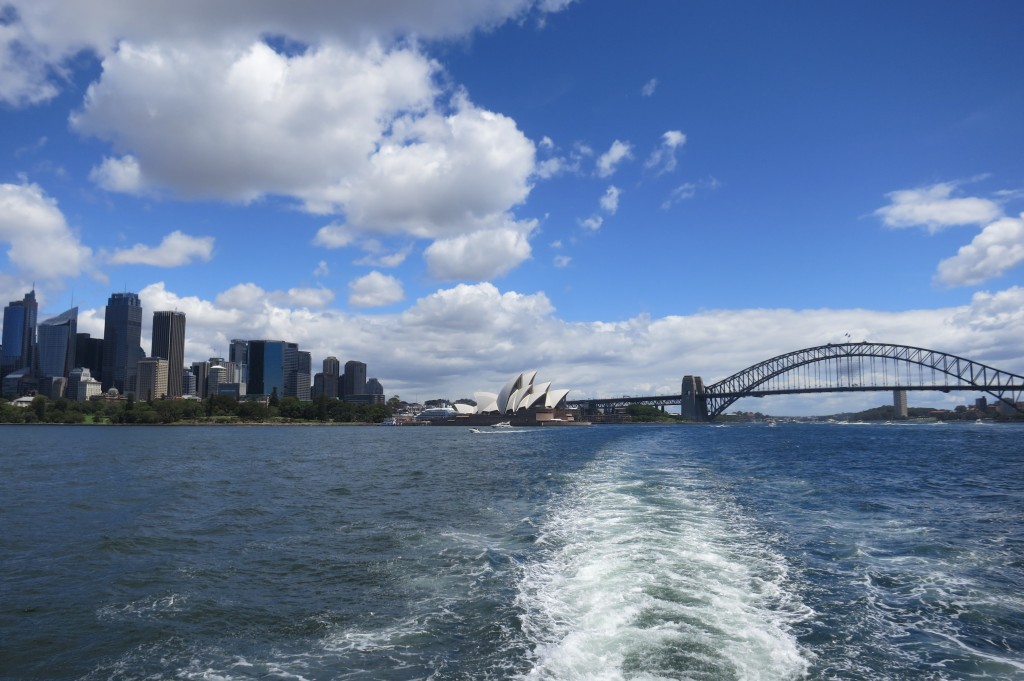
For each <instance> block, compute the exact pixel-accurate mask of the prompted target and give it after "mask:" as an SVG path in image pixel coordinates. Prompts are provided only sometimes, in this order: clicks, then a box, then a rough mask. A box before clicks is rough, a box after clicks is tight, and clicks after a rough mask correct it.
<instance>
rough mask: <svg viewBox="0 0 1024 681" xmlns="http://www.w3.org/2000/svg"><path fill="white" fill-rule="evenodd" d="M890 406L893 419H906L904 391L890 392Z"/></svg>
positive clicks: (905, 394)
mask: <svg viewBox="0 0 1024 681" xmlns="http://www.w3.org/2000/svg"><path fill="white" fill-rule="evenodd" d="M892 406H893V412H894V414H893V415H894V417H895V418H898V419H905V418H907V391H906V390H893V391H892Z"/></svg>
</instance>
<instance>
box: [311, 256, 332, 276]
mask: <svg viewBox="0 0 1024 681" xmlns="http://www.w3.org/2000/svg"><path fill="white" fill-rule="evenodd" d="M330 273H331V268H330V267H329V266H328V265H327V261H326V260H321V261H320V262H318V263H317V264H316V269H315V270H313V276H314V277H326V276H328V275H330Z"/></svg>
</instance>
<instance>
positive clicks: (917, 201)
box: [875, 182, 1003, 233]
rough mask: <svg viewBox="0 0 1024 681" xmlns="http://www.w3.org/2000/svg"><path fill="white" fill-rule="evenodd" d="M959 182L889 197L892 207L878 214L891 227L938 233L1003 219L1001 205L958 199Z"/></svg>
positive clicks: (908, 191)
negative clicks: (955, 194)
mask: <svg viewBox="0 0 1024 681" xmlns="http://www.w3.org/2000/svg"><path fill="white" fill-rule="evenodd" d="M957 188H958V184H957V183H955V182H940V183H938V184H933V185H931V186H929V187H919V188H917V189H901V190H899V191H894V192H890V193H889V194H886V196H887V197H888V198H889V205H888V206H883V207H882V208H879V209H878V210H876V211H875V215H877V216H878V217H880V218H881V219H882V222H883V223H884V224H885V225H886V226H887V227H894V228H898V227H926V228H927V229H928V231H929V232H931V233H935V232H938V231H940V230H942V229H945V228H947V227H953V226H958V225H984V224H986V223H989V222H992V221H993V220H995V219H997V218H999V217H1000V216H1001V215H1002V213H1003V211H1002V208H1001V207H1000V206H999V204H998V203H996V202H995V201H990V200H989V199H983V198H978V197H973V196H968V197H962V198H954V197H953V196H952V195H953V192H954V191H956V189H957Z"/></svg>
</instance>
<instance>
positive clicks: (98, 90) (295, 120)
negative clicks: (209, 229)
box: [71, 41, 436, 208]
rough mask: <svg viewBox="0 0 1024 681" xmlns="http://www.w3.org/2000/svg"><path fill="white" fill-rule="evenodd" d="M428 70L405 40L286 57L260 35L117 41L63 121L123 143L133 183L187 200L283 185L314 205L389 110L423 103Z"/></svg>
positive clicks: (358, 159) (346, 171)
mask: <svg viewBox="0 0 1024 681" xmlns="http://www.w3.org/2000/svg"><path fill="white" fill-rule="evenodd" d="M434 70H435V66H434V65H433V64H432V63H431V62H430V61H429V60H427V59H426V58H424V57H423V56H422V55H420V54H418V53H416V52H413V51H411V50H409V49H397V50H394V51H391V52H386V51H384V50H382V49H380V48H370V49H368V50H366V51H365V52H356V51H352V50H349V49H346V48H344V47H334V46H326V47H322V48H319V49H315V50H310V51H308V52H306V53H304V54H301V55H296V56H291V57H289V56H287V55H282V54H279V53H277V52H275V51H273V50H272V49H271V48H270V47H269V46H268V45H266V44H265V43H262V42H253V43H249V44H247V45H244V46H239V47H232V46H224V45H218V46H215V47H207V46H201V45H197V44H191V43H189V44H185V45H175V44H159V45H157V44H134V43H131V42H128V41H123V42H121V43H120V46H119V48H118V50H117V51H116V52H115V53H113V54H110V55H108V56H107V57H106V58H105V59H104V61H103V74H102V76H101V78H100V79H99V80H98V81H96V82H95V83H93V84H92V85H90V86H89V89H88V91H87V93H86V98H85V102H84V105H83V107H82V109H81V110H79V111H78V112H76V113H75V114H73V115H72V117H71V124H72V127H74V128H75V129H76V130H77V131H79V132H81V133H83V134H87V135H93V136H96V137H99V138H101V139H104V140H107V141H109V142H111V143H112V144H113V145H114V147H115V148H117V149H120V150H123V151H126V152H128V153H130V155H131V159H132V161H131V163H132V165H133V166H134V167H135V170H134V173H135V176H136V183H137V184H145V185H147V186H152V187H165V188H168V189H170V190H172V191H173V192H174V193H175V194H176V195H178V196H181V197H185V198H221V199H228V200H235V201H251V200H253V199H256V198H258V197H260V196H263V195H265V194H283V195H288V196H294V197H296V198H298V199H300V200H302V201H304V202H305V203H306V204H307V207H310V208H312V206H313V204H317V203H324V202H326V203H328V204H330V197H329V194H330V192H331V190H332V189H333V188H334V187H335V185H336V184H337V183H338V182H339V180H342V179H344V178H346V177H348V176H349V175H351V174H353V173H355V172H357V171H359V170H360V169H362V168H363V167H364V165H365V159H366V157H367V156H368V155H369V154H371V153H372V151H373V149H374V144H375V142H377V141H379V140H380V139H381V137H382V135H383V134H384V131H385V130H386V127H387V124H388V122H389V119H390V118H391V117H393V116H394V113H395V112H398V111H412V112H422V111H425V110H426V109H427V108H428V107H429V106H430V104H431V102H432V100H433V98H434V96H435V94H436V92H435V89H434V86H433V84H432V82H431V78H432V77H433V73H434ZM106 163H108V164H109V163H110V159H107V162H106ZM121 164H122V165H123V164H124V162H123V161H122V162H121ZM95 175H96V177H97V178H102V177H104V171H103V166H101V168H100V169H97V170H96V171H95Z"/></svg>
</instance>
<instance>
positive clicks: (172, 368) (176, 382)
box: [149, 311, 185, 397]
mask: <svg viewBox="0 0 1024 681" xmlns="http://www.w3.org/2000/svg"><path fill="white" fill-rule="evenodd" d="M150 350H151V351H150V353H149V356H150V357H159V358H160V359H166V360H167V396H168V397H181V396H182V394H183V391H182V385H181V382H182V378H183V376H184V371H185V313H184V312H171V311H159V312H154V313H153V344H152V346H151V349H150Z"/></svg>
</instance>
